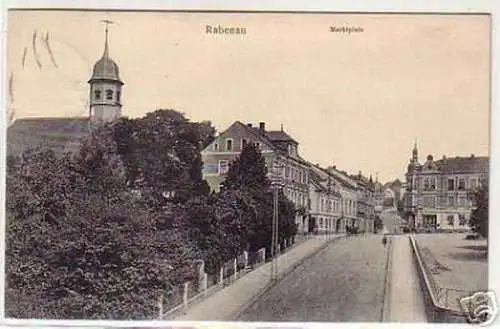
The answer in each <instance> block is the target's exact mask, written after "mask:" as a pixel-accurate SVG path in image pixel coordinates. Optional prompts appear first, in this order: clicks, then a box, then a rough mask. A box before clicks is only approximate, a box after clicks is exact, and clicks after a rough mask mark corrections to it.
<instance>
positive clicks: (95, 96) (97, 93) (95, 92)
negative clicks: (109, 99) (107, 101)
mask: <svg viewBox="0 0 500 329" xmlns="http://www.w3.org/2000/svg"><path fill="white" fill-rule="evenodd" d="M94 98H95V99H97V100H99V99H101V91H100V90H95V91H94Z"/></svg>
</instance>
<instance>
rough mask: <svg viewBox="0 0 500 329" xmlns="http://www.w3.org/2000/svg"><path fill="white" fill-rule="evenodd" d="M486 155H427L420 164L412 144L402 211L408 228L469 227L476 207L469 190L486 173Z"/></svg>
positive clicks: (477, 183) (473, 187)
mask: <svg viewBox="0 0 500 329" xmlns="http://www.w3.org/2000/svg"><path fill="white" fill-rule="evenodd" d="M488 165H489V159H488V157H476V156H474V155H471V156H469V157H454V158H447V157H445V156H443V158H442V159H440V160H437V161H436V160H434V158H433V156H432V155H428V156H427V158H426V161H425V162H424V163H423V164H421V163H419V161H418V150H417V146H416V145H415V146H414V148H413V152H412V158H411V159H410V163H409V164H408V169H407V172H406V175H405V176H406V192H405V196H404V212H405V216H406V218H407V220H408V224H409V226H410V227H411V228H422V229H427V230H437V229H468V228H469V220H470V214H471V212H472V210H473V209H474V208H475V204H474V200H473V199H472V198H471V192H472V191H474V190H475V189H476V188H477V187H478V186H479V185H480V184H482V182H484V180H485V179H487V177H488V172H489V170H488Z"/></svg>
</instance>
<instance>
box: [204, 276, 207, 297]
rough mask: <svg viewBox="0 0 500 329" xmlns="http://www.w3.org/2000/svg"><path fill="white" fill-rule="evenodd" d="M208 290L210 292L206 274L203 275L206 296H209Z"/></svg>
mask: <svg viewBox="0 0 500 329" xmlns="http://www.w3.org/2000/svg"><path fill="white" fill-rule="evenodd" d="M207 290H208V274H207V273H204V275H203V293H204V294H205V296H206V295H207Z"/></svg>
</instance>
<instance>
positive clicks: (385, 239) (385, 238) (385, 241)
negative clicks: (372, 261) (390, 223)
mask: <svg viewBox="0 0 500 329" xmlns="http://www.w3.org/2000/svg"><path fill="white" fill-rule="evenodd" d="M382 244H383V245H384V248H385V246H386V245H387V236H386V235H385V234H384V237H383V238H382Z"/></svg>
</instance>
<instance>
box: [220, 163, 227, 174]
mask: <svg viewBox="0 0 500 329" xmlns="http://www.w3.org/2000/svg"><path fill="white" fill-rule="evenodd" d="M228 171H229V161H227V160H219V174H226V173H227V172H228Z"/></svg>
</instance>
